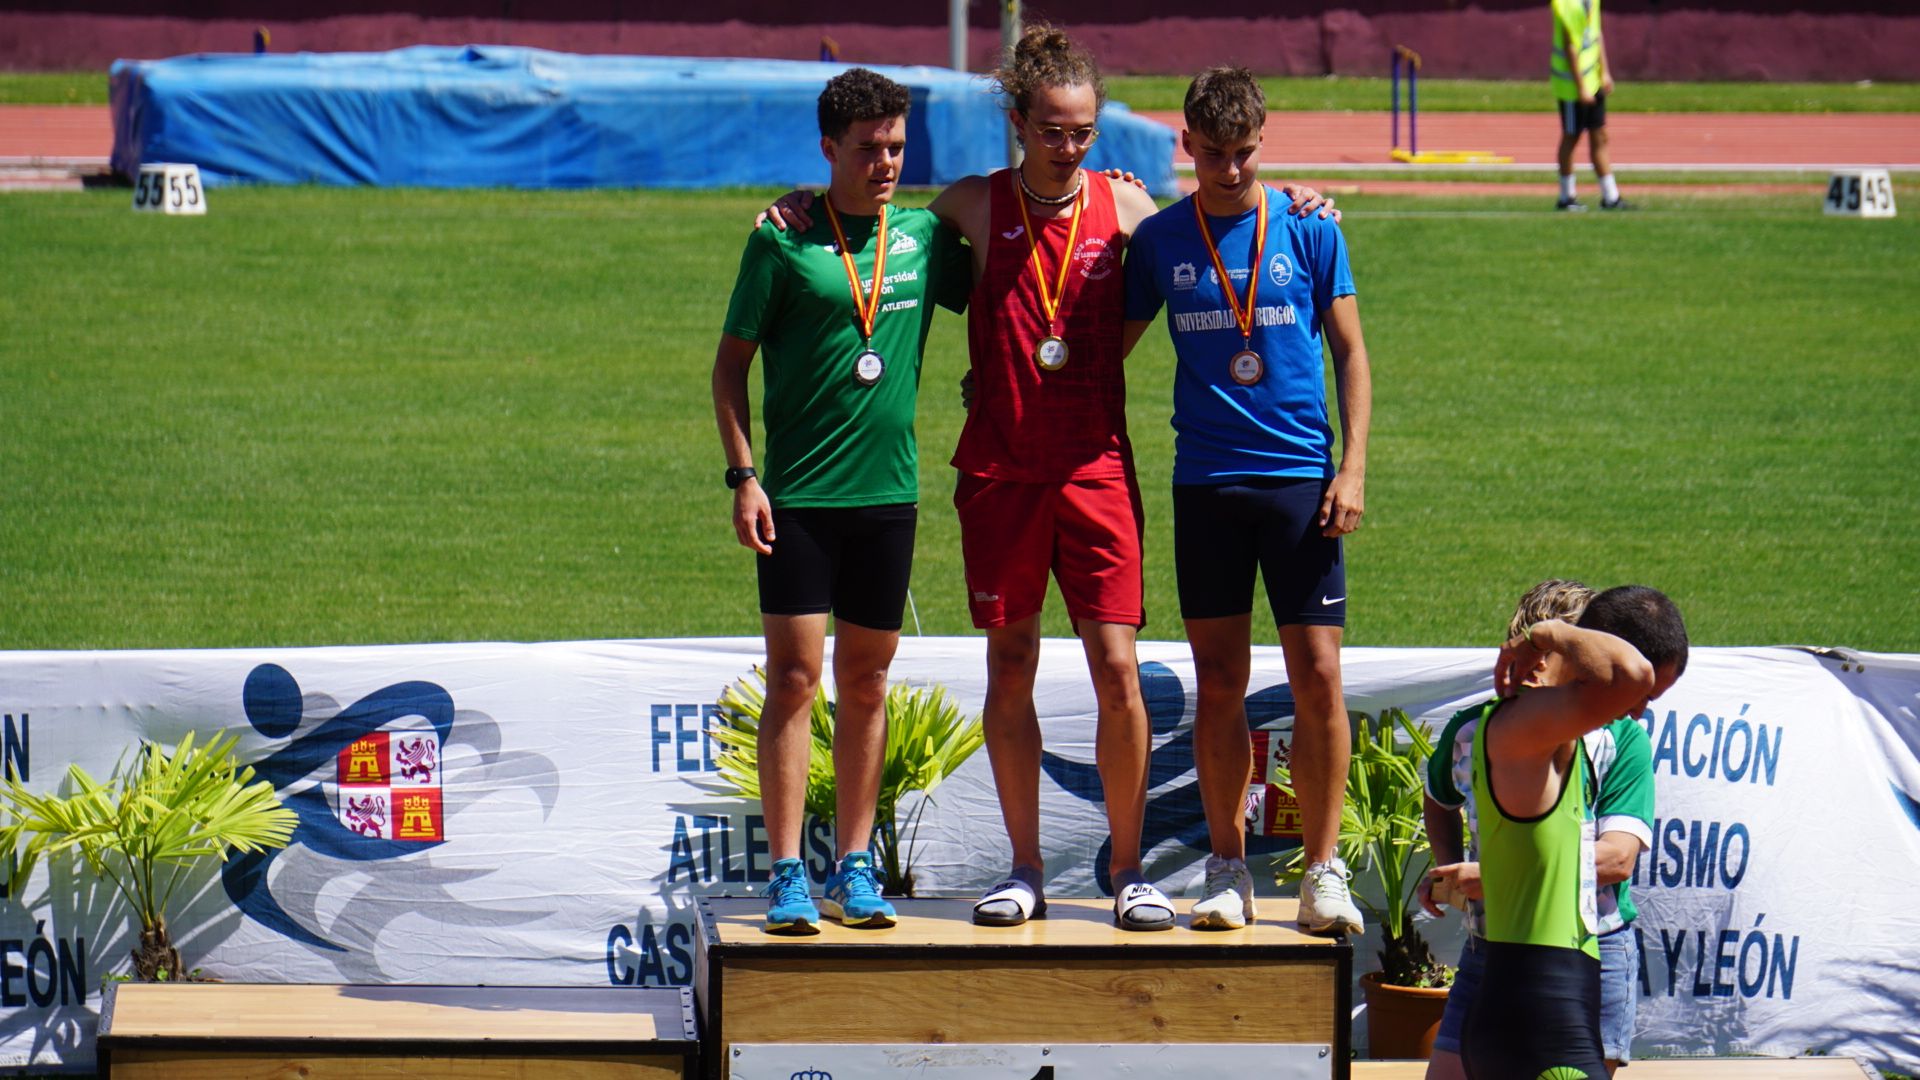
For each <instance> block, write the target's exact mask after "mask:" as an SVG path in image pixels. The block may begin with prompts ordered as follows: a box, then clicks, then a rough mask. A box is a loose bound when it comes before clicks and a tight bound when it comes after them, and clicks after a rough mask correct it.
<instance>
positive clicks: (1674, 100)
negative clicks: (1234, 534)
mask: <svg viewBox="0 0 1920 1080" xmlns="http://www.w3.org/2000/svg"><path fill="white" fill-rule="evenodd" d="M1260 81H1261V84H1262V86H1264V87H1265V89H1266V91H1267V105H1268V107H1269V108H1272V109H1274V110H1276V111H1280V110H1294V109H1310V110H1334V111H1346V110H1374V109H1385V108H1386V107H1387V103H1388V100H1389V94H1390V87H1389V86H1388V82H1387V80H1386V79H1385V78H1378V79H1362V78H1351V77H1343V76H1332V75H1330V76H1326V77H1324V78H1287V77H1282V76H1278V75H1274V76H1266V77H1263V78H1262V79H1261V80H1260ZM1108 92H1109V94H1110V95H1111V96H1112V97H1113V99H1114V100H1115V101H1124V102H1126V103H1127V104H1128V105H1129V106H1131V107H1133V108H1135V109H1141V110H1146V109H1165V110H1173V111H1178V110H1179V108H1180V103H1181V101H1182V100H1183V98H1184V97H1185V95H1186V92H1187V78H1186V77H1185V76H1170V75H1115V76H1112V77H1110V78H1109V79H1108ZM106 100H107V74H106V72H104V71H53V72H20V71H0V105H99V104H105V103H106ZM1607 107H1608V108H1609V109H1611V110H1613V111H1615V112H1811V113H1819V112H1916V111H1920V83H1875V82H1867V83H1659V82H1648V83H1636V82H1622V83H1621V84H1620V89H1619V91H1618V92H1617V93H1616V94H1615V95H1614V96H1613V97H1612V98H1611V99H1609V100H1608V102H1607ZM1420 108H1421V110H1422V111H1427V110H1431V111H1434V112H1539V111H1542V110H1546V109H1551V108H1552V106H1551V104H1549V103H1548V102H1547V80H1546V77H1545V75H1544V74H1543V75H1542V76H1541V77H1540V78H1539V79H1519V80H1496V79H1422V80H1421V81H1420Z"/></svg>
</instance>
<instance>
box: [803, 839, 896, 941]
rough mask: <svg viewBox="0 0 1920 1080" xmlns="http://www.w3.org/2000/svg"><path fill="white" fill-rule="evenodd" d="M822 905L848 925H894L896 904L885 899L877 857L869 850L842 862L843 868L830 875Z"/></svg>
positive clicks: (855, 854) (830, 914)
mask: <svg viewBox="0 0 1920 1080" xmlns="http://www.w3.org/2000/svg"><path fill="white" fill-rule="evenodd" d="M820 906H821V907H822V908H824V909H825V910H826V913H827V915H828V916H830V917H832V918H835V919H839V920H840V921H841V922H842V923H844V924H846V925H847V926H870V927H875V928H883V927H888V926H892V925H893V918H894V911H893V905H892V904H889V903H887V902H886V901H885V900H883V899H881V897H880V880H879V879H878V878H876V877H874V876H873V856H872V855H871V854H870V853H868V852H865V851H856V852H853V853H852V854H850V855H848V856H847V857H846V858H844V859H841V860H840V868H839V869H837V870H835V871H834V872H833V873H831V874H828V875H827V889H826V895H825V896H823V897H822V898H821V901H820Z"/></svg>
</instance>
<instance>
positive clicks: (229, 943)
mask: <svg viewBox="0 0 1920 1080" xmlns="http://www.w3.org/2000/svg"><path fill="white" fill-rule="evenodd" d="M761 658H762V650H761V644H760V642H759V641H758V640H757V639H711V640H676V641H605V642H569V643H553V644H534V645H518V644H467V645H409V646H390V647H366V648H319V649H272V650H266V649H262V650H231V651H226V650H223V651H155V652H16V653H0V761H4V763H5V765H6V767H7V768H8V769H9V770H11V771H12V772H13V773H14V774H15V775H17V776H19V777H21V778H22V779H23V780H24V781H25V782H26V783H27V784H28V785H29V786H30V787H32V788H34V789H36V790H41V791H53V790H61V789H63V785H64V783H65V781H64V777H65V774H66V770H67V768H68V766H69V765H79V766H80V767H81V768H83V769H85V770H86V771H87V772H89V773H90V774H92V775H93V776H95V777H104V776H106V775H108V774H110V773H111V772H112V771H113V770H114V768H115V766H116V764H117V763H121V762H125V761H127V760H129V759H130V758H131V756H132V754H133V753H134V752H135V751H136V749H137V747H138V746H139V745H140V743H141V742H142V741H143V740H147V741H153V742H158V743H161V744H165V745H172V744H174V743H176V742H177V741H178V740H179V739H180V738H181V737H182V736H184V735H185V734H186V733H187V732H189V731H193V732H198V733H200V734H201V735H202V736H207V735H212V734H214V733H216V732H235V733H238V734H239V735H240V736H241V741H240V752H241V754H242V755H243V757H244V759H245V760H246V761H247V762H248V763H250V764H251V765H252V766H253V768H254V769H255V770H256V772H257V774H258V775H259V776H260V777H262V778H264V779H266V780H268V781H270V782H271V783H273V784H274V786H275V787H276V788H277V789H278V790H279V792H280V795H281V797H282V799H283V800H284V801H285V802H286V804H287V805H288V806H289V807H291V808H292V809H293V810H294V811H295V812H296V813H297V814H298V815H299V820H300V824H299V828H298V829H297V831H296V833H295V835H294V841H293V843H292V845H291V846H289V847H288V848H286V849H285V850H282V851H276V852H271V853H267V854H265V855H261V856H253V857H246V858H239V859H235V860H234V861H232V862H230V863H228V864H226V865H225V866H224V867H201V868H198V869H197V870H196V871H194V872H192V873H190V874H188V875H187V876H186V877H184V878H183V880H182V882H181V884H180V886H179V888H178V891H177V892H176V894H175V895H176V902H175V905H174V909H173V910H174V916H173V919H172V926H173V929H174V934H175V937H176V939H177V941H178V944H179V945H180V948H181V951H182V953H183V954H184V956H185V957H186V960H187V963H188V964H189V965H190V966H198V967H200V968H202V969H204V972H205V973H206V974H208V975H212V976H216V977H219V978H224V979H229V980H244V981H264V982H358V983H451V984H477V983H486V984H490V985H514V984H521V985H580V986H589V985H594V986H605V985H615V986H642V985H667V984H681V983H686V982H688V981H689V980H690V979H691V977H692V970H693V949H694V933H693V916H692V904H693V900H694V898H695V897H697V896H699V895H703V894H714V895H722V894H731V895H736V896H740V895H753V894H756V893H757V892H758V891H759V889H760V888H761V886H762V885H763V883H764V882H765V881H766V879H767V874H768V868H769V864H770V858H769V855H768V840H767V835H766V827H765V822H764V820H763V819H762V817H761V815H760V813H759V808H758V806H757V805H755V804H753V803H751V802H748V801H746V800H742V799H740V798H739V797H737V796H734V795H732V794H730V793H728V792H727V791H726V790H725V789H724V787H723V786H722V785H721V784H719V782H718V780H717V773H716V771H715V768H714V758H715V755H716V753H717V750H718V747H717V744H716V743H715V742H714V741H713V740H711V739H710V738H708V737H707V735H706V730H707V728H708V727H709V725H711V724H712V723H713V722H714V720H715V718H716V716H717V714H718V710H717V709H716V707H715V705H714V704H713V703H714V701H715V699H716V698H717V697H718V696H719V693H720V692H721V690H722V689H723V688H724V687H726V686H727V685H728V684H729V683H731V682H732V681H734V680H735V679H738V678H740V677H741V676H743V675H745V674H747V672H748V671H749V670H750V669H751V667H752V666H753V665H754V664H756V663H758V662H760V660H761ZM1140 660H1141V678H1142V687H1143V690H1144V692H1145V696H1146V701H1147V706H1148V712H1149V715H1150V718H1151V723H1152V728H1153V757H1152V772H1151V785H1152V786H1151V789H1150V793H1149V799H1150V802H1149V807H1148V813H1147V826H1146V829H1147V837H1146V839H1147V847H1148V852H1149V854H1148V863H1149V865H1148V872H1149V874H1150V875H1152V876H1153V877H1154V878H1155V880H1157V881H1159V882H1161V883H1162V886H1163V888H1165V889H1166V890H1167V891H1168V892H1169V893H1170V894H1172V895H1174V896H1176V897H1182V896H1185V897H1192V896H1195V895H1197V893H1198V890H1199V884H1200V883H1199V879H1200V876H1201V871H1202V863H1203V861H1204V858H1205V854H1206V827H1205V821H1204V818H1203V815H1202V813H1201V809H1200V799H1199V791H1198V787H1197V784H1196V780H1195V777H1194V772H1193V760H1194V759H1193V735H1192V708H1193V688H1194V679H1193V665H1192V659H1191V656H1190V654H1189V653H1188V650H1187V648H1186V646H1185V645H1184V644H1180V643H1164V642H1147V643H1142V644H1141V646H1140ZM1343 660H1344V678H1345V682H1346V690H1347V705H1348V708H1349V709H1350V710H1354V711H1362V712H1368V713H1374V714H1377V713H1378V712H1379V711H1380V710H1382V709H1385V708H1389V707H1399V708H1403V709H1405V710H1407V712H1408V713H1410V714H1411V715H1413V716H1414V717H1416V718H1418V719H1423V720H1425V721H1427V722H1428V723H1430V724H1432V725H1433V726H1434V727H1436V728H1437V727H1438V726H1439V725H1440V724H1441V723H1443V722H1444V721H1445V719H1446V717H1447V716H1448V715H1450V714H1451V713H1452V712H1453V711H1454V710H1455V709H1457V708H1460V707H1462V706H1464V705H1466V704H1469V703H1472V702H1474V701H1477V700H1479V699H1481V698H1483V697H1484V696H1485V695H1486V694H1487V693H1488V692H1489V688H1490V685H1491V680H1490V666H1491V661H1492V653H1491V651H1490V650H1486V649H1349V650H1347V651H1346V653H1345V655H1344V658H1343ZM893 674H894V677H895V679H897V680H904V681H907V682H910V683H913V684H916V685H927V684H933V683H938V684H941V685H944V686H945V687H947V688H948V689H949V690H950V691H951V692H952V693H953V694H954V696H955V697H956V699H957V700H958V702H959V704H960V706H961V707H962V708H963V709H964V710H966V711H968V712H969V713H973V712H977V710H978V709H979V706H980V702H981V700H982V698H983V696H984V691H985V665H984V642H983V640H982V639H979V638H927V639H908V640H906V641H904V642H903V643H902V645H901V649H900V655H899V658H898V659H897V660H896V662H895V664H894V670H893ZM1035 703H1036V707H1037V709H1038V712H1039V715H1040V718H1041V727H1042V731H1043V733H1044V735H1045V740H1046V754H1045V758H1044V761H1043V766H1044V772H1043V778H1042V786H1043V796H1042V813H1043V815H1044V817H1043V821H1044V835H1045V854H1046V858H1047V861H1048V871H1049V882H1048V888H1049V890H1050V891H1051V892H1053V893H1054V894H1056V895H1101V894H1103V893H1105V892H1106V891H1107V890H1106V884H1107V883H1106V881H1105V863H1106V850H1105V824H1104V812H1103V807H1102V805H1101V802H1100V787H1099V778H1098V773H1097V771H1096V769H1095V766H1094V761H1093V741H1094V739H1093V734H1094V702H1093V696H1092V691H1091V687H1090V683H1089V681H1088V677H1087V673H1086V667H1085V661H1084V659H1083V654H1082V652H1081V650H1080V648H1079V645H1078V643H1077V642H1073V641H1048V642H1046V643H1045V645H1044V647H1043V649H1042V656H1041V672H1040V677H1039V681H1038V684H1037V686H1036V689H1035ZM1246 706H1247V717H1248V722H1249V725H1250V727H1251V729H1252V738H1253V741H1254V744H1255V749H1256V751H1257V754H1258V758H1259V768H1260V769H1261V772H1262V773H1263V775H1264V774H1266V773H1268V772H1269V771H1270V769H1271V766H1272V765H1273V764H1274V763H1276V762H1280V761H1284V760H1285V756H1286V753H1287V746H1288V736H1289V734H1290V732H1291V725H1292V716H1293V699H1292V695H1291V693H1290V691H1289V689H1288V686H1287V682H1286V671H1285V663H1284V661H1283V659H1282V656H1281V653H1280V650H1279V649H1278V648H1271V647H1263V648H1259V649H1257V650H1256V651H1255V656H1254V664H1253V679H1252V682H1251V684H1250V686H1249V692H1248V696H1247V702H1246ZM1917 707H1920V657H1911V656H1881V655H1874V654H1862V655H1853V654H1846V655H1839V654H1836V655H1830V656H1816V655H1812V654H1809V653H1807V652H1805V651H1801V650H1792V649H1700V650H1696V651H1695V653H1694V656H1693V661H1692V665H1691V667H1690V668H1689V670H1688V672H1687V675H1686V677H1685V678H1683V679H1682V680H1681V681H1680V683H1679V684H1678V685H1677V686H1676V687H1675V688H1674V689H1673V690H1672V691H1671V692H1669V693H1668V694H1667V695H1666V697H1664V698H1662V699H1661V700H1660V701H1658V702H1655V703H1654V705H1653V706H1652V707H1651V708H1650V709H1649V710H1648V712H1647V714H1646V715H1645V716H1643V717H1642V721H1643V723H1645V724H1646V725H1647V726H1648V730H1649V733H1650V735H1651V736H1652V740H1653V746H1654V769H1655V773H1656V780H1657V783H1658V787H1659V798H1658V807H1659V817H1660V820H1659V821H1658V822H1656V823H1655V830H1654V835H1655V848H1654V850H1653V851H1652V852H1651V853H1649V854H1648V855H1647V856H1645V857H1643V858H1642V860H1641V863H1640V866H1639V868H1638V871H1637V873H1636V876H1635V879H1634V888H1635V891H1636V896H1637V897H1638V899H1639V903H1640V907H1641V911H1642V915H1641V918H1640V920H1639V923H1638V927H1639V929H1640V932H1641V935H1642V940H1643V944H1644V947H1643V955H1644V957H1645V972H1644V976H1643V979H1642V990H1643V994H1644V1001H1643V1003H1642V1006H1641V1012H1640V1026H1639V1040H1638V1045H1639V1046H1640V1048H1641V1052H1642V1053H1643V1054H1650V1053H1676V1054H1708V1053H1714V1054H1724V1053H1749V1052H1751V1053H1769V1054H1788V1053H1801V1052H1804V1051H1806V1050H1808V1049H1824V1050H1830V1051H1832V1052H1834V1053H1843V1054H1856V1055H1859V1056H1862V1057H1864V1058H1866V1059H1868V1060H1870V1061H1874V1062H1877V1063H1880V1064H1884V1065H1889V1066H1897V1067H1901V1068H1904V1069H1907V1070H1912V1069H1914V1068H1915V1067H1920V1036H1917V1035H1916V1034H1915V1025H1914V1023H1913V1020H1912V1018H1913V1017H1914V1016H1915V1015H1920V947H1916V945H1915V944H1914V942H1916V941H1920V905H1916V904H1915V902H1914V898H1915V897H1916V896H1920V719H1916V708H1917ZM1250 794H1251V795H1252V796H1253V797H1252V798H1250V800H1249V803H1250V806H1251V818H1252V822H1251V824H1252V828H1251V834H1250V839H1249V846H1250V850H1251V851H1252V852H1253V855H1254V858H1255V860H1256V861H1257V862H1258V863H1260V864H1261V865H1260V868H1259V869H1257V871H1256V880H1260V881H1270V880H1271V874H1270V872H1269V871H1270V867H1271V865H1272V864H1273V863H1274V862H1276V861H1277V859H1278V857H1279V856H1281V855H1283V854H1284V853H1285V852H1286V851H1287V850H1289V849H1290V848H1291V847H1293V846H1294V845H1295V844H1297V842H1298V841H1297V835H1298V828H1299V821H1298V810H1297V807H1294V806H1292V805H1291V804H1290V802H1289V801H1288V800H1286V799H1284V798H1281V797H1280V795H1279V793H1278V791H1277V789H1274V788H1272V787H1270V786H1267V785H1256V788H1255V790H1254V791H1253V792H1251V793H1250ZM912 809H913V806H912V805H911V804H909V805H907V806H904V807H903V808H902V817H903V819H904V818H905V816H906V814H907V812H908V811H910V810H912ZM802 849H803V853H804V857H805V858H806V860H807V862H808V865H809V869H810V871H811V872H812V874H813V876H814V879H815V881H816V882H818V881H821V880H824V878H825V875H826V871H827V868H828V863H829V860H830V859H831V856H832V853H833V836H832V830H831V826H830V824H829V823H825V822H810V823H809V824H808V827H807V829H806V832H805V835H804V836H803V838H802ZM1007 858H1008V848H1007V845H1006V841H1005V836H1004V832H1003V830H1002V827H1001V823H1000V814H999V807H998V803H997V801H996V800H995V798H994V795H993V787H992V779H991V773H990V770H989V768H988V763H987V759H986V755H985V754H984V752H983V753H981V754H979V755H976V756H975V757H974V758H973V759H972V760H970V761H968V762H967V763H966V765H965V766H963V767H962V768H961V770H960V771H959V772H958V773H956V774H955V775H954V776H953V777H952V778H951V779H950V780H949V781H948V782H947V783H946V784H945V785H944V786H942V787H941V788H940V789H939V790H938V791H937V792H935V794H934V796H933V799H932V803H931V805H929V806H927V807H926V811H925V814H924V817H923V818H922V824H921V827H920V829H919V832H918V835H917V837H916V839H915V847H914V877H915V883H916V887H917V889H918V891H919V892H920V893H921V894H923V895H971V894H973V893H974V892H976V891H977V890H978V889H980V888H981V887H983V886H985V885H987V884H990V883H991V882H993V881H994V880H997V879H998V877H999V876H1000V875H1001V874H1002V873H1003V872H1004V870H1005V869H1006V861H1007ZM1276 891H1277V890H1276ZM1180 906H1182V907H1184V906H1185V903H1184V902H1182V903H1181V905H1180ZM1428 928H1429V930H1430V931H1432V935H1431V936H1433V937H1434V939H1435V941H1436V945H1437V946H1438V947H1439V948H1440V949H1441V951H1443V952H1445V951H1448V950H1451V949H1455V948H1457V947H1458V940H1459V939H1458V929H1457V927H1456V926H1455V925H1454V920H1447V921H1445V922H1441V923H1432V924H1428ZM133 944H134V934H133V930H132V927H131V925H130V918H129V915H128V912H127V910H126V908H125V906H124V904H122V903H121V902H120V901H119V900H118V899H117V897H116V896H115V894H114V893H113V891H112V890H111V889H110V887H108V886H106V885H103V884H102V883H101V882H99V881H97V880H95V879H94V878H93V876H92V875H91V874H89V873H88V872H87V871H86V869H85V867H84V866H76V865H75V863H74V862H73V861H72V860H70V859H55V860H52V861H51V862H50V863H48V864H45V865H43V867H42V868H41V869H39V870H37V871H36V873H35V875H34V877H33V878H32V880H30V881H29V882H27V883H26V886H25V887H24V888H23V889H21V890H18V891H17V892H16V894H15V895H12V896H9V897H6V898H5V901H4V905H3V906H0V1067H5V1066H27V1065H31V1066H33V1067H36V1068H41V1069H45V1068H50V1067H59V1066H63V1065H64V1066H70V1067H73V1068H75V1069H86V1068H90V1067H91V1065H92V1061H93V1050H92V1040H93V1036H94V1031H95V1026H96V1017H97V1010H98V1008H99V1003H100V983H101V979H102V978H103V977H104V976H106V975H108V974H110V973H123V972H125V971H127V970H128V967H129V964H128V959H127V958H128V953H129V951H130V950H131V948H132V946H133ZM1372 951H1373V946H1372V944H1371V942H1370V941H1362V942H1360V943H1359V944H1358V954H1357V955H1358V958H1359V963H1358V964H1357V965H1356V968H1357V969H1358V970H1361V971H1365V970H1370V969H1371V968H1372V967H1374V961H1373V959H1372ZM1359 1038H1360V1039H1361V1040H1362V1041H1364V1033H1363V1031H1362V1033H1361V1034H1360V1035H1359Z"/></svg>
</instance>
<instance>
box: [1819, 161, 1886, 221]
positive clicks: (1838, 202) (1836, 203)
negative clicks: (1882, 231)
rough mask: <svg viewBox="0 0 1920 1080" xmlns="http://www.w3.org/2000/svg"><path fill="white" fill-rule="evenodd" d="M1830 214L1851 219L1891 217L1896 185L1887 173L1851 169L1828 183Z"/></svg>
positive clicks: (1828, 208)
mask: <svg viewBox="0 0 1920 1080" xmlns="http://www.w3.org/2000/svg"><path fill="white" fill-rule="evenodd" d="M1826 208H1827V213H1829V214H1844V215H1846V216H1848V217H1892V216H1893V181H1892V180H1890V179H1888V177H1887V170H1885V169H1850V170H1847V171H1845V172H1837V173H1834V174H1833V179H1832V180H1829V181H1828V182H1827V201H1826Z"/></svg>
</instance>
